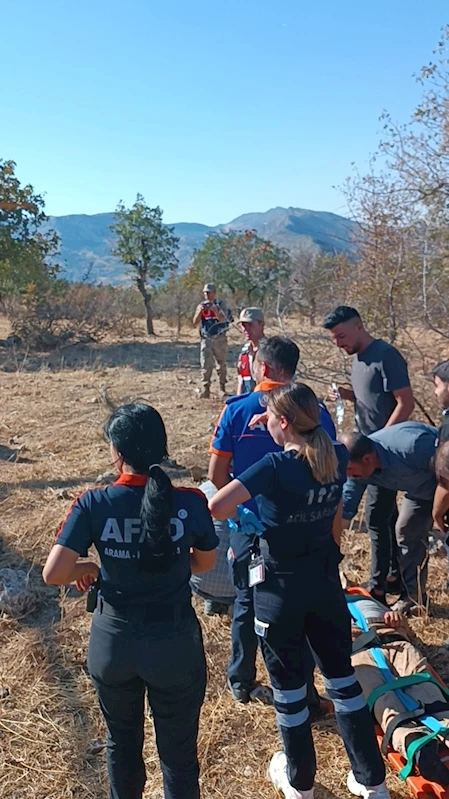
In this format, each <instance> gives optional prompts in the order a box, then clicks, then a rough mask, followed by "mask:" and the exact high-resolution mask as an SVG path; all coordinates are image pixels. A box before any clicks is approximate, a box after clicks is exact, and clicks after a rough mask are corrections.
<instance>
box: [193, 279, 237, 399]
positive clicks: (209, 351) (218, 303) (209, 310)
mask: <svg viewBox="0 0 449 799" xmlns="http://www.w3.org/2000/svg"><path fill="white" fill-rule="evenodd" d="M216 294H217V292H216V288H215V285H214V283H206V285H205V286H204V288H203V295H204V301H203V302H201V303H200V304H199V305H198V306H197V309H196V311H195V315H194V317H193V324H194V325H198V324H199V326H200V335H201V348H200V362H201V377H202V382H203V390H202V392H201V394H200V396H201V397H202V398H203V399H208V398H209V397H210V380H211V377H212V369H213V368H214V360H215V361H216V362H217V373H218V379H219V382H220V389H221V393H222V395H225V397H226V355H227V352H228V340H227V338H226V331H227V329H228V326H229V321H228V312H227V309H226V306H225V304H224V302H223V300H217V299H216ZM231 321H232V319H231ZM225 397H223V398H225Z"/></svg>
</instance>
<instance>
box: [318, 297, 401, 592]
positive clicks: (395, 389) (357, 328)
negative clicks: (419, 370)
mask: <svg viewBox="0 0 449 799" xmlns="http://www.w3.org/2000/svg"><path fill="white" fill-rule="evenodd" d="M324 327H325V328H326V329H327V330H329V331H330V335H331V338H332V340H333V341H334V343H335V344H336V345H337V347H340V348H341V349H343V350H344V351H345V352H346V353H347V354H348V355H353V356H354V358H353V361H352V371H351V388H348V387H345V386H340V387H339V389H338V391H339V394H340V396H341V398H342V399H344V400H350V401H351V402H353V403H354V415H355V425H356V429H357V430H358V432H360V433H362V434H363V435H369V434H371V433H374V432H376V430H381V429H382V428H384V427H391V426H392V425H395V424H398V423H399V422H405V421H406V420H407V419H408V418H409V416H410V414H411V412H412V410H413V406H414V401H413V393H412V389H411V387H410V380H409V376H408V370H407V363H406V361H405V360H404V358H403V357H402V355H401V354H400V352H398V350H397V349H396V348H395V347H393V346H392V345H391V344H388V343H387V342H386V341H382V339H374V338H373V336H371V335H370V333H368V331H367V330H366V329H365V327H364V326H363V323H362V320H361V318H360V315H359V313H358V312H357V311H356V309H355V308H350V307H349V306H347V305H340V306H339V307H338V308H336V309H335V310H334V311H332V312H331V313H330V314H328V315H327V316H326V318H325V320H324ZM329 398H330V399H331V400H336V399H337V394H336V392H334V391H331V392H329ZM362 493H363V491H362V490H360V489H359V496H360V498H361V495H362ZM396 520H397V509H396V492H395V491H394V490H392V489H389V488H385V487H383V486H378V485H369V486H368V489H367V493H366V521H367V526H368V533H369V536H370V539H371V576H370V581H369V584H368V588H369V590H370V591H371V593H372V595H373V596H374V597H377V598H378V599H380V600H381V601H385V592H386V591H388V592H390V593H396V592H398V593H399V592H400V591H401V590H402V586H401V580H400V577H399V568H398V556H397V543H396V537H395V532H394V530H395V524H396Z"/></svg>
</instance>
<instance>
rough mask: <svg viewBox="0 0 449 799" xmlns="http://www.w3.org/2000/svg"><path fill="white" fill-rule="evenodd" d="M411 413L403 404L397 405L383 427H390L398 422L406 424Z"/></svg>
mask: <svg viewBox="0 0 449 799" xmlns="http://www.w3.org/2000/svg"><path fill="white" fill-rule="evenodd" d="M410 413H411V411H410V410H409V409H408V407H407V406H405V405H404V404H403V403H399V402H398V403H397V405H396V408H395V409H394V411H393V413H392V414H391V416H390V418H389V419H388V422H387V423H386V425H385V427H392V426H393V425H394V424H399V423H400V422H406V421H407V419H408V418H409V416H410Z"/></svg>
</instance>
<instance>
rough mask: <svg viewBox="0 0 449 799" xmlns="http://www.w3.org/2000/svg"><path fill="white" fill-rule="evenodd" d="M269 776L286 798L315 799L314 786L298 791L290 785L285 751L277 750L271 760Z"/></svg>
mask: <svg viewBox="0 0 449 799" xmlns="http://www.w3.org/2000/svg"><path fill="white" fill-rule="evenodd" d="M268 776H269V778H270V780H271V782H272V783H273V785H274V787H275V788H277V789H278V791H282V793H283V794H284V796H285V799H313V788H310V790H308V791H297V790H296V788H294V787H293V785H290V782H289V779H288V776H287V757H286V755H285V752H276V753H275V754H274V755H273V757H272V758H271V761H270V766H269V769H268Z"/></svg>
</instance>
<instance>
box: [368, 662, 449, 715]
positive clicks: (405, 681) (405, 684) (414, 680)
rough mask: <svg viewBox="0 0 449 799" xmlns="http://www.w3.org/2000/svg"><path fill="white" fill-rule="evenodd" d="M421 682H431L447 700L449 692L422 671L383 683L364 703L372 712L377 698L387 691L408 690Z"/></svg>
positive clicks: (427, 673) (430, 675) (431, 676)
mask: <svg viewBox="0 0 449 799" xmlns="http://www.w3.org/2000/svg"><path fill="white" fill-rule="evenodd" d="M423 682H431V683H433V684H434V685H436V686H438V688H439V689H440V691H441V693H443V694H444V695H445V696H446V697H447V698H449V690H448V689H447V688H446V687H445V686H443V685H441V683H440V682H438V680H436V679H435V677H434V676H433V675H432V674H430V673H429V672H428V671H424V672H422V673H420V674H410V675H409V676H408V677H394V678H393V679H392V680H391V682H384V683H382V685H378V686H377V688H375V689H374V691H371V693H370V695H369V696H368V698H367V700H366V703H367V705H368V707H369V709H370V710H372V709H373V707H374V705H375V704H376V702H377V700H378V699H379V697H380V696H382V695H383V694H386V693H388V691H396V690H398V689H399V688H409V687H410V686H412V685H419V684H420V683H423Z"/></svg>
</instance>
